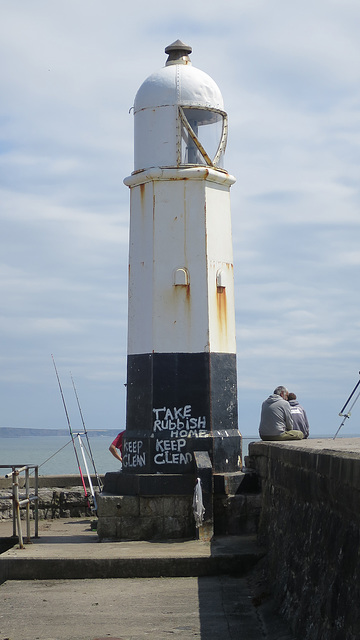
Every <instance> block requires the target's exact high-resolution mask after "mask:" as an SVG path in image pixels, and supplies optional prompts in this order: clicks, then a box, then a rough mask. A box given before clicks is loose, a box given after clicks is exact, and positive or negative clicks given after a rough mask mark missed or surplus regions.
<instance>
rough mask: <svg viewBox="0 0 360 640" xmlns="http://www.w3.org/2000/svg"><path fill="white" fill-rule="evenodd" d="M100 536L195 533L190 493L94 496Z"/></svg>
mask: <svg viewBox="0 0 360 640" xmlns="http://www.w3.org/2000/svg"><path fill="white" fill-rule="evenodd" d="M97 534H98V536H99V539H100V540H166V539H179V538H185V539H186V538H194V537H195V521H194V517H193V514H192V496H114V495H110V494H106V493H102V494H100V495H99V498H98V526H97Z"/></svg>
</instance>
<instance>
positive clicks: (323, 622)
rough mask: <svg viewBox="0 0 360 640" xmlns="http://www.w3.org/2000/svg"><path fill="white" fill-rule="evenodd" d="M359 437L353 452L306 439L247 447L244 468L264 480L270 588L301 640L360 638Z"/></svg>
mask: <svg viewBox="0 0 360 640" xmlns="http://www.w3.org/2000/svg"><path fill="white" fill-rule="evenodd" d="M357 440H358V439H353V444H352V447H350V448H352V450H341V445H338V446H339V448H338V449H337V448H336V444H334V443H333V442H332V441H329V444H328V445H326V444H324V441H323V442H322V443H321V444H319V443H312V441H311V440H308V441H306V442H303V443H301V444H295V443H278V442H272V443H270V442H256V443H252V444H250V446H249V456H248V458H247V460H246V462H247V465H248V466H249V467H250V468H252V469H254V470H256V471H257V472H258V474H259V475H260V477H261V484H262V505H261V515H260V523H259V534H258V535H259V542H260V543H261V544H263V545H264V546H265V548H266V550H267V566H268V578H269V585H270V588H271V591H272V592H273V594H274V596H275V599H276V602H277V605H278V607H279V609H280V611H281V613H282V614H283V615H284V616H285V617H286V618H287V619H288V620H289V621H290V623H291V626H292V630H293V632H294V633H295V635H296V637H297V638H301V639H302V640H358V639H359V638H360V547H359V543H360V529H359V526H360V442H356V441H357ZM339 449H340V450H339ZM345 449H346V448H345Z"/></svg>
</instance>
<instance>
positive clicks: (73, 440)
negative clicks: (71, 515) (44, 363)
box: [51, 354, 91, 509]
mask: <svg viewBox="0 0 360 640" xmlns="http://www.w3.org/2000/svg"><path fill="white" fill-rule="evenodd" d="M51 357H52V361H53V364H54V369H55V373H56V377H57V381H58V383H59V389H60V394H61V398H62V401H63V405H64V409H65V415H66V420H67V423H68V427H69V431H70V437H71V441H72V443H73V447H74V453H75V458H76V462H77V465H78V468H79V473H80V478H81V482H82V485H83V487H84V493H85V497H86V500H87V503H88V506H89V509H91V506H90V502H89V498H88V492H87V489H86V484H85V480H84V476H83V472H82V470H81V466H80V461H79V456H78V452H77V450H76V444H75V439H74V434H73V432H72V428H71V424H70V418H69V414H68V411H67V408H66V403H65V398H64V394H63V390H62V388H61V383H60V378H59V374H58V371H57V368H56V364H55V360H54V356H53V354H51Z"/></svg>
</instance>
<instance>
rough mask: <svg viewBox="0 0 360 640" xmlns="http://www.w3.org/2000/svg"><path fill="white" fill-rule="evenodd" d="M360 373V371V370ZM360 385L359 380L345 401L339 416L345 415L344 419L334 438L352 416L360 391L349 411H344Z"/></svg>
mask: <svg viewBox="0 0 360 640" xmlns="http://www.w3.org/2000/svg"><path fill="white" fill-rule="evenodd" d="M359 374H360V371H359ZM359 385H360V380H358V382H357V384H356V385H355V387H354V388H353V390H352V392H351V393H350V395H349V397H348V399H347V400H346V402H345V404H344V406H343V408H342V409H341V411H340V413H339V416H341V417H344V420H343V421H342V423H341V425H340V427H339V428H338V430H337V432H336V433H335V435H334V437H333V440H335V438H336V436H337V434H338V433H339V431H340V429H341V427H342V426H343V425H344V424H345V421H346V418H350V416H351V409H352V408H353V406H354V404H355V402H356V401H357V399H358V398H359V396H360V391H359V392H358V394H357V396H356V398H355V400H354V401H353V403H352V405H351V407H350V409H349V410H348V412H347V413H344V411H345V409H346V407H347V405H348V404H349V402H350V400H351V398H352V397H353V395H354V393H355V391H356V389H357V388H358V387H359Z"/></svg>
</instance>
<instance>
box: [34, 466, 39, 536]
mask: <svg viewBox="0 0 360 640" xmlns="http://www.w3.org/2000/svg"><path fill="white" fill-rule="evenodd" d="M35 496H36V498H35V512H34V518H35V538H38V537H39V467H35Z"/></svg>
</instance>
